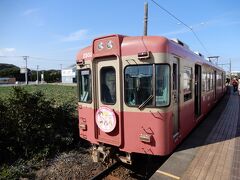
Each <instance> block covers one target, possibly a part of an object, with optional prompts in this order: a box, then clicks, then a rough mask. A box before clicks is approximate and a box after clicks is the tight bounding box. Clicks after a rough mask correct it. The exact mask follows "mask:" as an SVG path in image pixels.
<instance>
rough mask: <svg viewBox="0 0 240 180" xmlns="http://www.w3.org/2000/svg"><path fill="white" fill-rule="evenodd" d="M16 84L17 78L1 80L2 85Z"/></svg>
mask: <svg viewBox="0 0 240 180" xmlns="http://www.w3.org/2000/svg"><path fill="white" fill-rule="evenodd" d="M15 83H16V78H8V77H4V78H0V84H15Z"/></svg>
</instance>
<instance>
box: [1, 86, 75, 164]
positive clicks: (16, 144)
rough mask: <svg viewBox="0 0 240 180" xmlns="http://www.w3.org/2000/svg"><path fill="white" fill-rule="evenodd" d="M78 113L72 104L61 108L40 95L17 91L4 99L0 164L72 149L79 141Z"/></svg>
mask: <svg viewBox="0 0 240 180" xmlns="http://www.w3.org/2000/svg"><path fill="white" fill-rule="evenodd" d="M75 109H76V107H75V106H74V105H73V104H70V103H63V104H62V105H58V106H57V105H56V104H55V103H54V100H53V99H52V100H51V99H50V100H49V98H48V99H47V98H46V97H45V96H44V94H43V93H42V92H40V91H35V92H33V93H29V92H27V91H26V90H24V89H22V88H19V87H15V88H14V90H13V92H12V94H11V96H9V98H7V99H4V100H3V99H0V154H1V156H0V162H1V163H12V162H14V161H15V160H17V159H19V158H23V159H29V158H33V157H34V155H36V154H38V155H39V154H41V152H42V154H43V155H44V156H48V155H49V154H52V153H56V152H59V151H62V150H66V149H67V148H69V147H72V146H73V145H74V143H75V142H76V141H78V139H79V136H78V129H77V128H78V125H77V118H76V117H75V115H74V114H75Z"/></svg>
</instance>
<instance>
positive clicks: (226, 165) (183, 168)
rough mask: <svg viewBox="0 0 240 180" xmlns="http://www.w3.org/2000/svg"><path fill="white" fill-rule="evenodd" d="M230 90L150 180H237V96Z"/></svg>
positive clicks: (239, 161) (239, 168) (239, 114)
mask: <svg viewBox="0 0 240 180" xmlns="http://www.w3.org/2000/svg"><path fill="white" fill-rule="evenodd" d="M230 90H231V89H229V91H228V93H227V94H226V95H225V96H224V97H223V99H222V100H221V101H220V102H219V103H218V104H217V106H216V107H215V108H214V109H213V110H212V111H211V112H210V113H209V115H208V116H207V117H206V119H204V120H203V122H202V123H200V124H199V126H198V127H197V128H196V129H195V130H194V131H193V132H192V133H191V134H190V135H189V136H188V138H187V139H186V140H185V141H184V142H183V143H182V144H181V145H180V146H179V147H178V148H177V149H176V151H175V152H174V153H173V154H172V155H171V156H170V157H169V158H168V160H167V161H166V162H165V163H164V164H163V165H162V166H161V167H160V168H159V169H158V170H157V171H156V172H155V173H154V174H153V176H152V177H151V178H150V179H151V180H157V179H161V180H173V179H186V180H188V179H189V180H208V179H209V180H210V179H211V180H220V179H222V180H228V179H229V180H230V179H231V180H240V96H239V95H238V93H237V92H235V93H233V92H232V90H231V91H230Z"/></svg>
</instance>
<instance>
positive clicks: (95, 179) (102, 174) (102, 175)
mask: <svg viewBox="0 0 240 180" xmlns="http://www.w3.org/2000/svg"><path fill="white" fill-rule="evenodd" d="M120 166H121V163H120V162H115V163H113V164H112V165H111V166H109V167H108V168H106V169H105V170H103V171H101V172H100V173H98V174H97V175H95V176H94V177H92V178H91V180H98V179H103V178H105V177H106V176H108V175H109V174H110V173H111V172H112V171H113V170H115V169H116V168H118V167H120Z"/></svg>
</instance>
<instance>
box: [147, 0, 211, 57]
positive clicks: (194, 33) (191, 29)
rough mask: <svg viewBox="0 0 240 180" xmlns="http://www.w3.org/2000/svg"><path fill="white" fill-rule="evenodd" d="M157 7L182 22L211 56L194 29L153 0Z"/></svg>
mask: <svg viewBox="0 0 240 180" xmlns="http://www.w3.org/2000/svg"><path fill="white" fill-rule="evenodd" d="M151 1H152V2H153V3H154V4H155V5H156V6H158V7H159V8H160V9H162V10H163V11H165V12H166V13H167V14H169V15H170V16H171V17H173V18H174V19H176V20H177V21H178V22H180V23H181V24H183V25H184V26H185V27H186V28H188V29H189V30H190V31H191V32H192V33H193V35H194V37H195V38H196V39H197V41H198V42H199V44H200V45H201V46H202V48H203V49H204V51H205V52H206V53H207V54H208V55H210V53H209V51H208V50H207V48H206V47H205V45H204V44H203V42H202V41H201V40H200V38H199V37H198V35H197V33H196V32H195V31H194V29H193V28H192V27H190V26H188V25H187V24H186V23H184V22H183V21H182V20H180V19H179V18H178V17H176V16H175V15H174V14H172V13H171V12H170V11H168V10H167V9H165V8H164V7H162V6H161V5H160V4H159V3H157V2H156V1H155V0H151Z"/></svg>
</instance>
